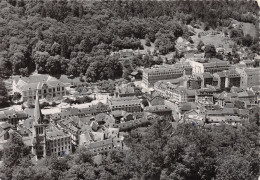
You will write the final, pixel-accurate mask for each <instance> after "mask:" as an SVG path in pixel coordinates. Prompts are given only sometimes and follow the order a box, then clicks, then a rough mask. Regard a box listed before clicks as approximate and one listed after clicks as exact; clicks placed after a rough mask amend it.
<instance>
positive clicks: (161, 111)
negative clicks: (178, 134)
mask: <svg viewBox="0 0 260 180" xmlns="http://www.w3.org/2000/svg"><path fill="white" fill-rule="evenodd" d="M144 112H150V113H154V114H157V115H159V116H163V117H164V119H165V120H167V121H173V116H172V110H171V109H170V108H169V107H168V106H166V105H156V106H148V107H145V108H144Z"/></svg>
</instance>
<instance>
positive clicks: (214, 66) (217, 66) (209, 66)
mask: <svg viewBox="0 0 260 180" xmlns="http://www.w3.org/2000/svg"><path fill="white" fill-rule="evenodd" d="M203 66H204V72H209V73H211V74H213V73H216V72H222V71H224V70H228V69H229V67H230V65H229V62H228V61H221V60H218V61H215V62H208V63H203Z"/></svg>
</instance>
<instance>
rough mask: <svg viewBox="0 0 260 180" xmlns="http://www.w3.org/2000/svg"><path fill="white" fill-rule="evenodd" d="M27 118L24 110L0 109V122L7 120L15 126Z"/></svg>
mask: <svg viewBox="0 0 260 180" xmlns="http://www.w3.org/2000/svg"><path fill="white" fill-rule="evenodd" d="M27 118H28V115H27V114H26V113H25V112H24V111H15V110H5V111H0V122H7V123H9V124H11V125H13V126H15V127H16V126H17V124H19V121H23V120H25V119H27Z"/></svg>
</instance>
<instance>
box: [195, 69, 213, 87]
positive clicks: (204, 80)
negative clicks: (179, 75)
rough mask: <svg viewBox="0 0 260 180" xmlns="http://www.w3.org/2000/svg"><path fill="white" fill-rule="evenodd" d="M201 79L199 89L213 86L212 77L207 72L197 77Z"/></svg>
mask: <svg viewBox="0 0 260 180" xmlns="http://www.w3.org/2000/svg"><path fill="white" fill-rule="evenodd" d="M198 76H199V77H200V79H201V86H200V87H201V88H205V87H207V85H212V84H213V75H212V74H210V73H209V72H204V73H202V74H199V75H198Z"/></svg>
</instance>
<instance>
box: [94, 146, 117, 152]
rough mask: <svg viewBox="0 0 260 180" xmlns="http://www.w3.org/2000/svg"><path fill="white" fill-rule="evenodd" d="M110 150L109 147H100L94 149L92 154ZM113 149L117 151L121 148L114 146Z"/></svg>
mask: <svg viewBox="0 0 260 180" xmlns="http://www.w3.org/2000/svg"><path fill="white" fill-rule="evenodd" d="M111 149H112V147H111V146H109V147H101V148H96V149H94V150H93V152H102V151H107V150H111ZM113 149H118V150H120V149H121V147H120V146H118V147H117V146H114V147H113Z"/></svg>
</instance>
